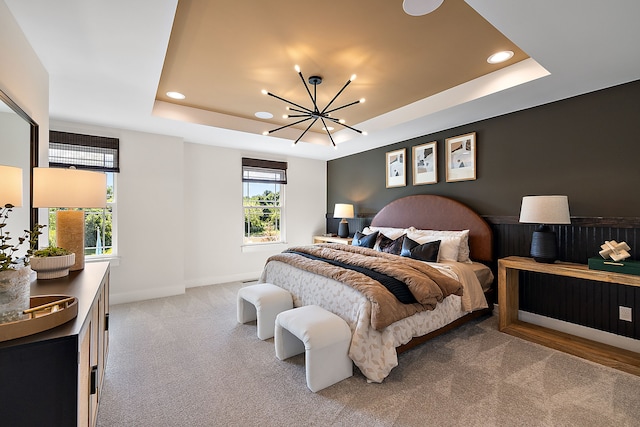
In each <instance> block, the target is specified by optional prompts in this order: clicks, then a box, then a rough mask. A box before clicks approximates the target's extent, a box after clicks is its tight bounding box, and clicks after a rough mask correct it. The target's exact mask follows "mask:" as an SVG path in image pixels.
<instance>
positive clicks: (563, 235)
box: [327, 80, 640, 339]
mask: <svg viewBox="0 0 640 427" xmlns="http://www.w3.org/2000/svg"><path fill="white" fill-rule="evenodd" d="M639 99H640V80H639V81H635V82H631V83H627V84H624V85H620V86H615V87H612V88H608V89H604V90H600V91H597V92H592V93H589V94H584V95H581V96H577V97H574V98H569V99H565V100H561V101H558V102H554V103H551V104H546V105H542V106H539V107H535V108H531V109H527V110H523V111H519V112H515V113H511V114H507V115H504V116H500V117H495V118H491V119H487V120H483V121H479V122H475V123H471V124H467V125H463V126H459V127H457V128H454V129H448V130H445V131H442V132H438V133H435V134H430V135H425V136H421V137H418V138H414V139H411V140H407V141H402V142H398V143H396V144H393V145H390V146H386V147H382V148H378V149H374V150H370V151H367V152H364V153H360V154H356V155H353V156H348V157H344V158H341V159H336V160H332V161H330V162H328V163H327V231H328V232H334V233H335V230H334V227H335V228H336V229H337V222H338V221H339V220H335V219H333V218H332V211H333V206H334V204H335V203H353V204H354V205H355V209H356V215H357V216H358V218H354V219H352V220H349V226H350V231H351V233H353V232H354V231H356V230H357V229H360V228H362V227H363V226H364V225H367V224H368V223H369V222H370V219H371V217H372V216H373V215H374V214H375V213H376V212H377V211H378V210H380V209H381V208H382V207H383V206H385V205H386V204H387V203H389V202H391V201H392V200H395V199H398V198H400V197H404V196H408V195H412V194H438V195H443V196H447V197H451V198H454V199H457V200H459V201H461V202H463V203H465V204H466V205H468V206H470V207H471V208H473V209H474V210H476V211H477V212H478V213H480V214H481V215H483V216H484V217H485V219H487V221H488V222H489V223H490V224H491V226H492V228H493V230H494V242H495V251H494V253H495V255H496V259H499V258H502V257H505V256H509V255H520V256H528V253H529V247H530V244H531V233H532V232H533V229H534V226H533V225H529V224H519V223H518V215H519V211H520V203H521V200H522V196H525V195H543V194H566V195H568V196H569V207H570V211H571V216H572V224H571V225H569V226H555V227H553V228H554V229H555V230H556V232H557V233H558V239H559V249H560V259H561V260H563V261H570V262H577V263H583V264H586V263H587V259H588V258H589V257H591V256H598V250H599V246H600V244H602V243H603V242H604V240H610V239H615V240H618V241H627V243H629V245H630V246H631V249H632V250H631V254H632V259H636V260H637V259H640V196H638V192H637V190H636V186H637V185H638V184H640V165H639V160H640V102H639V101H638V100H639ZM468 132H476V138H477V141H476V144H477V164H476V175H477V179H476V180H474V181H463V182H452V183H448V182H445V169H444V162H445V155H444V140H445V138H450V137H454V136H457V135H462V134H465V133H468ZM430 141H438V183H437V184H431V185H418V186H414V185H412V184H413V183H412V171H411V164H412V157H411V147H413V146H414V145H418V144H421V143H426V142H430ZM400 148H406V149H407V186H405V187H399V188H385V153H386V152H388V151H393V150H397V149H400ZM493 267H494V269H495V265H494V266H493ZM520 283H521V289H520V296H521V306H520V307H521V309H526V310H527V311H530V312H533V313H537V314H541V315H544V316H548V317H553V318H557V319H560V320H565V321H569V322H573V323H577V324H581V325H584V326H588V327H592V328H596V329H601V330H605V331H608V332H612V333H616V334H620V335H624V336H628V337H631V338H635V339H640V288H637V287H635V288H634V287H630V286H618V285H609V284H598V283H596V282H591V281H585V280H575V279H558V278H556V277H552V276H549V277H546V275H540V274H523V277H521V280H520ZM560 301H561V302H562V303H560ZM619 305H624V306H627V307H632V309H633V319H634V322H633V323H629V322H623V321H620V320H618V306H619Z"/></svg>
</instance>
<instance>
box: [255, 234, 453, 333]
mask: <svg viewBox="0 0 640 427" xmlns="http://www.w3.org/2000/svg"><path fill="white" fill-rule="evenodd" d="M289 250H291V251H296V252H302V253H307V254H310V255H313V256H317V257H321V258H327V259H331V260H335V261H340V262H345V263H349V264H353V265H357V266H360V267H366V268H371V269H374V270H375V271H377V272H379V273H382V274H386V275H388V276H391V277H394V278H396V279H398V280H400V281H402V282H405V283H406V284H407V286H408V288H409V290H410V291H411V293H412V294H413V296H414V297H415V299H416V300H417V301H418V302H417V303H414V304H403V303H401V302H400V301H398V300H397V298H396V297H395V296H394V295H393V294H392V293H391V292H390V291H389V290H387V288H385V287H384V286H383V285H381V284H380V283H379V282H377V281H376V280H374V279H372V278H370V277H368V276H366V275H365V274H362V273H359V272H357V271H353V270H349V269H344V268H341V267H338V266H334V265H331V264H327V263H326V262H322V261H318V260H313V259H310V258H307V257H305V256H303V255H300V254H295V253H290V252H284V253H281V254H278V255H274V256H272V257H270V258H269V260H268V261H267V263H268V262H269V261H280V262H284V263H287V264H289V265H292V266H294V267H296V268H299V269H302V270H305V271H309V272H311V273H315V274H319V275H322V276H325V277H328V278H331V279H334V280H337V281H340V282H343V283H345V284H348V285H349V286H351V287H352V288H354V289H356V290H358V291H360V292H361V293H362V294H363V295H364V296H365V297H366V298H367V299H368V300H369V301H370V302H371V326H372V327H373V328H374V329H376V330H380V329H383V328H385V327H387V326H389V325H391V324H392V323H394V322H396V321H398V320H400V319H404V318H406V317H409V316H411V315H413V314H415V313H418V312H421V311H425V310H433V309H434V308H435V306H436V304H437V303H438V302H441V301H442V300H443V299H444V298H446V297H447V296H449V295H459V296H462V295H463V287H462V284H461V283H460V282H459V281H457V280H455V279H453V278H451V277H449V276H446V275H444V274H442V273H441V272H439V271H438V270H436V269H435V268H433V267H431V266H429V265H427V264H425V263H423V262H421V261H416V260H413V259H411V258H404V257H403V258H402V259H399V258H398V256H397V255H391V254H387V253H383V252H378V251H375V250H373V249H368V248H362V247H357V246H350V245H342V244H325V245H313V246H299V247H293V248H289Z"/></svg>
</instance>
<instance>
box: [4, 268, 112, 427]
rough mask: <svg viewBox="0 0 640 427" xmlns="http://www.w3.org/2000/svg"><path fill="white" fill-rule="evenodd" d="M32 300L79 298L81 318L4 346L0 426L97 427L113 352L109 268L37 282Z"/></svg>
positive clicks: (74, 273) (11, 341)
mask: <svg viewBox="0 0 640 427" xmlns="http://www.w3.org/2000/svg"><path fill="white" fill-rule="evenodd" d="M31 295H32V296H36V295H69V296H74V297H76V298H77V299H78V316H77V317H76V318H75V319H72V320H70V321H69V322H67V323H64V324H62V325H60V326H58V327H56V328H53V329H49V330H47V331H43V332H40V333H38V334H34V335H30V336H27V337H23V338H17V339H14V340H10V341H5V342H2V343H0V424H2V425H7V426H35V425H51V426H76V425H77V426H93V425H95V423H96V416H97V413H98V402H99V401H100V394H101V386H102V382H103V379H104V369H105V366H106V360H107V353H108V350H109V263H108V262H96V263H87V264H86V266H85V268H84V269H83V270H81V271H74V272H71V273H70V274H69V276H67V277H63V278H60V279H52V280H36V281H34V282H33V283H32V284H31Z"/></svg>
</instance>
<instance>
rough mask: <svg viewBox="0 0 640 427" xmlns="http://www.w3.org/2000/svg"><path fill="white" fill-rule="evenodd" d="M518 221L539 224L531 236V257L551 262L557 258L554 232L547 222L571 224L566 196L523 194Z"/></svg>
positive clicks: (538, 260) (539, 260)
mask: <svg viewBox="0 0 640 427" xmlns="http://www.w3.org/2000/svg"><path fill="white" fill-rule="evenodd" d="M520 222H522V223H536V224H540V226H539V227H538V228H537V229H536V230H535V231H534V232H533V236H532V238H531V257H532V258H533V259H534V260H536V261H537V262H545V263H553V262H555V260H556V259H557V258H558V244H557V240H556V233H555V232H554V231H552V230H551V229H550V228H549V226H548V224H571V217H570V215H569V198H568V197H567V196H525V197H523V198H522V206H521V207H520Z"/></svg>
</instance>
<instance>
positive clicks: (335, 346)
mask: <svg viewBox="0 0 640 427" xmlns="http://www.w3.org/2000/svg"><path fill="white" fill-rule="evenodd" d="M274 340H275V347H276V356H277V357H278V359H280V360H284V359H287V358H289V357H291V356H295V355H296V354H300V353H302V352H303V351H304V352H305V367H306V375H307V387H309V389H310V390H311V391H313V392H317V391H320V390H322V389H323V388H326V387H329V386H330V385H332V384H335V383H337V382H338V381H342V380H344V379H345V378H349V377H350V376H351V375H353V362H352V361H351V359H349V345H350V344H351V329H349V325H347V322H345V321H344V320H342V319H341V318H340V317H339V316H337V315H335V314H333V313H331V312H329V311H327V310H325V309H323V308H322V307H318V306H317V305H307V306H304V307H299V308H294V309H293V310H288V311H283V312H282V313H280V314H278V316H277V317H276V324H275V333H274Z"/></svg>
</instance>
